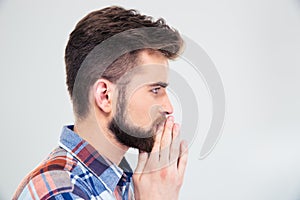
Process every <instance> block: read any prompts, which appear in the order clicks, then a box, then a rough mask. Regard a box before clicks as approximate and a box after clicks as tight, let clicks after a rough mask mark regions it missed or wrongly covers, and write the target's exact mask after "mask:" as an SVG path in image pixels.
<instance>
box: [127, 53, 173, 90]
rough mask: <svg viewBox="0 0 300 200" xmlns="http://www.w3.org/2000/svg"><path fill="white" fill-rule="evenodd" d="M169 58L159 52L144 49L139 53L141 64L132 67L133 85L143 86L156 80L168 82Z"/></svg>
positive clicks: (131, 83) (131, 82)
mask: <svg viewBox="0 0 300 200" xmlns="http://www.w3.org/2000/svg"><path fill="white" fill-rule="evenodd" d="M168 69H169V66H168V59H167V58H166V57H165V56H163V55H162V54H161V53H159V52H148V51H143V52H141V54H140V55H139V65H138V66H136V67H134V68H133V69H132V74H131V81H130V85H131V86H135V87H138V86H142V85H147V84H153V83H156V82H167V80H168Z"/></svg>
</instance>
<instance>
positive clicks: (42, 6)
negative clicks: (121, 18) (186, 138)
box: [0, 0, 300, 200]
mask: <svg viewBox="0 0 300 200" xmlns="http://www.w3.org/2000/svg"><path fill="white" fill-rule="evenodd" d="M113 4H115V5H122V6H124V7H125V8H135V9H137V10H140V11H141V12H142V13H144V14H149V15H152V16H154V17H156V18H157V17H163V18H165V19H166V20H167V22H168V23H169V24H170V25H172V26H174V27H176V28H177V29H178V30H179V31H180V32H181V33H183V34H184V35H187V36H189V37H190V38H191V39H193V40H194V41H195V42H197V43H198V44H199V45H201V47H202V48H204V49H205V50H206V52H207V53H208V55H209V56H210V57H211V59H212V60H213V61H214V63H215V65H216V67H217V69H218V71H219V73H220V75H221V77H222V80H223V84H224V87H225V94H226V98H227V99H226V100H227V104H226V109H227V113H226V114H227V115H226V121H225V126H224V131H223V136H222V138H221V140H220V141H219V143H218V144H217V146H216V148H215V149H214V151H213V152H212V154H211V155H210V156H209V157H208V158H206V159H205V160H198V157H199V153H200V148H199V144H200V141H199V140H197V139H196V140H195V141H194V143H193V144H192V146H191V148H190V157H189V163H188V167H187V172H186V176H185V182H184V186H183V188H182V191H181V197H180V199H202V200H220V199H230V200H241V199H243V200H297V199H300V135H299V134H300V123H299V122H300V94H299V91H300V90H299V89H300V69H299V67H300V1H299V0H247V1H242V0H227V1H221V0H220V1H215V0H211V1H201V0H198V1H192V0H185V1H171V0H164V1H158V0H152V1H140V0H122V1H121V0H120V1H104V0H101V1H100V0H99V1H88V2H87V1H86V2H83V1H79V0H63V1H59V0H51V1H50V0H48V1H42V0H39V1H37V0H27V1H22V0H18V1H17V0H9V1H8V0H2V1H0V36H1V37H0V45H1V48H0V66H1V67H0V91H1V99H0V111H1V112H0V113H1V114H0V117H1V121H0V125H1V126H0V128H1V129H0V131H1V139H0V155H1V161H0V199H10V198H11V196H12V194H13V192H14V190H15V189H16V187H17V186H18V184H19V182H20V181H21V179H22V178H23V177H24V176H25V175H26V173H28V172H29V171H30V170H31V169H33V168H34V167H35V166H36V165H37V164H38V163H39V162H40V161H41V160H42V159H43V158H45V157H46V155H47V154H48V153H49V152H50V150H52V149H53V147H55V146H56V144H57V140H58V137H59V134H60V130H61V128H62V126H63V125H64V124H69V123H72V122H73V116H72V109H71V103H70V100H69V97H68V94H67V90H66V86H65V71H64V60H63V57H64V48H65V45H66V43H67V39H68V35H69V33H70V32H71V30H73V28H74V26H75V24H76V23H77V22H78V20H79V19H81V18H82V17H83V16H85V15H86V14H87V13H88V12H90V11H92V10H96V9H100V8H102V7H104V6H107V5H113Z"/></svg>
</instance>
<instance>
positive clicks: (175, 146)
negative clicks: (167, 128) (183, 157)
mask: <svg viewBox="0 0 300 200" xmlns="http://www.w3.org/2000/svg"><path fill="white" fill-rule="evenodd" d="M179 153H180V126H179V124H177V123H176V124H174V126H173V130H172V144H171V148H170V163H171V164H172V165H174V167H176V168H177V160H178V157H179Z"/></svg>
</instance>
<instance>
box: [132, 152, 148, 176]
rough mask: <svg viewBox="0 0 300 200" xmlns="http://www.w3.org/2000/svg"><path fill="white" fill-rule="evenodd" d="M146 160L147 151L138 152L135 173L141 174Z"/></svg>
mask: <svg viewBox="0 0 300 200" xmlns="http://www.w3.org/2000/svg"><path fill="white" fill-rule="evenodd" d="M147 160H148V153H147V152H140V153H139V157H138V163H137V166H136V168H135V171H134V173H135V174H141V173H142V172H143V171H144V168H145V165H146V163H147Z"/></svg>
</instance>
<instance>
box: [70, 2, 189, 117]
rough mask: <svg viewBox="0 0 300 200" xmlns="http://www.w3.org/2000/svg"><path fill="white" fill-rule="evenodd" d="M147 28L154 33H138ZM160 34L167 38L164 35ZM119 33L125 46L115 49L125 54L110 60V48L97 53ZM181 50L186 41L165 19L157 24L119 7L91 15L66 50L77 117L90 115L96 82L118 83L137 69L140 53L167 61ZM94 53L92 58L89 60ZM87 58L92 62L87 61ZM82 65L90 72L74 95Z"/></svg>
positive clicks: (76, 30)
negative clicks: (131, 46)
mask: <svg viewBox="0 0 300 200" xmlns="http://www.w3.org/2000/svg"><path fill="white" fill-rule="evenodd" d="M147 27H148V28H151V27H153V28H155V29H153V30H152V31H145V30H140V31H137V30H138V29H140V28H147ZM149 30H150V29H149ZM161 31H163V33H164V34H161V33H162V32H161ZM120 33H125V34H123V36H122V37H123V40H122V42H118V43H115V44H114V48H115V49H118V48H119V49H120V51H121V52H122V53H121V55H120V56H118V58H114V57H113V56H111V55H112V54H113V52H110V48H106V49H103V48H98V49H97V47H98V46H99V45H100V44H101V43H102V44H103V43H104V41H106V40H108V39H109V38H112V37H113V36H115V35H118V34H120ZM124 41H133V43H134V44H135V45H136V47H137V48H134V50H133V51H129V52H128V51H126V48H128V47H127V46H126V45H127V44H123V43H124ZM116 46H119V47H116ZM182 46H183V40H182V38H181V37H180V35H179V33H178V32H177V31H176V30H175V29H173V28H171V27H169V26H168V25H166V23H165V21H164V19H162V18H160V19H158V20H156V21H155V20H154V19H153V18H152V17H150V16H146V15H141V14H140V13H138V12H137V11H136V10H133V9H130V10H126V9H124V8H122V7H117V6H111V7H106V8H104V9H101V10H97V11H94V12H91V13H90V14H88V15H87V16H85V17H84V18H83V19H82V20H80V21H79V22H78V24H77V25H76V27H75V29H74V30H73V32H72V33H71V34H70V38H69V41H68V44H67V46H66V49H65V63H66V75H67V77H66V83H67V87H68V91H69V94H70V96H71V99H72V101H73V107H74V112H75V115H76V116H77V117H79V118H84V117H85V116H86V115H87V113H88V111H89V97H88V94H89V90H90V87H91V86H92V85H93V84H94V83H95V81H96V80H97V79H99V78H106V79H108V80H109V81H111V82H113V83H115V82H116V81H117V80H118V79H119V78H120V77H121V76H122V75H123V74H124V73H125V72H126V71H127V70H129V69H130V68H132V67H134V66H136V65H137V61H138V55H139V52H140V51H141V50H145V49H152V50H155V51H159V52H160V53H162V54H163V55H164V56H165V57H167V58H168V59H173V58H175V57H177V56H178V54H179V53H180V52H181V49H182ZM91 52H93V55H94V56H93V57H91V56H90V54H92V53H91ZM100 54H103V55H102V56H101V55H100ZM88 56H89V57H91V58H90V59H87V57H88ZM87 60H88V61H87ZM83 65H84V66H85V67H86V66H88V67H86V69H88V70H85V72H84V75H83V76H82V77H81V82H80V83H78V87H77V88H76V90H78V91H76V93H75V92H74V87H75V86H74V85H75V80H76V81H77V78H78V76H77V75H78V74H79V73H78V72H79V70H80V69H81V68H83ZM100 65H102V68H103V69H104V71H101V70H98V69H100V68H101V67H100ZM105 65H108V66H105ZM82 80H83V81H82Z"/></svg>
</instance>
